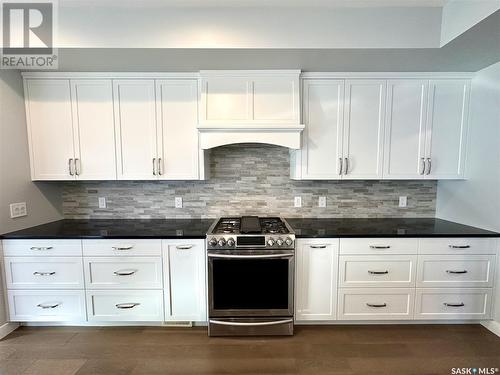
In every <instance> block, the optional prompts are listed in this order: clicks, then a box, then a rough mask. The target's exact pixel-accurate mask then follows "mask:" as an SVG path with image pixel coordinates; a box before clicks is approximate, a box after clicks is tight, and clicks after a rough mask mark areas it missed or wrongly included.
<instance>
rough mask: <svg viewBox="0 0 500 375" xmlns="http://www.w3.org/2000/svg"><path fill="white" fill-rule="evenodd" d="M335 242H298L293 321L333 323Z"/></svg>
mask: <svg viewBox="0 0 500 375" xmlns="http://www.w3.org/2000/svg"><path fill="white" fill-rule="evenodd" d="M337 269H338V240H333V241H332V240H331V239H328V240H324V241H323V240H320V239H315V240H298V241H297V251H296V275H295V277H296V280H295V296H296V297H295V301H296V302H295V310H296V311H295V319H296V320H297V321H301V320H334V319H335V318H336V309H337Z"/></svg>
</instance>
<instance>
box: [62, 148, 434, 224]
mask: <svg viewBox="0 0 500 375" xmlns="http://www.w3.org/2000/svg"><path fill="white" fill-rule="evenodd" d="M209 158H210V178H209V179H208V180H206V181H147V182H145V181H105V182H67V183H64V185H63V212H64V216H65V218H68V219H86V218H93V219H109V218H115V219H125V218H213V217H217V216H223V215H246V214H248V215H281V216H284V217H434V213H435V206H436V181H420V180H419V181H293V180H290V178H289V173H290V158H289V152H288V149H285V148H282V147H275V146H267V145H255V144H245V145H234V146H233V145H231V146H225V147H219V148H215V149H213V150H212V152H211V155H210V156H209ZM400 195H406V196H408V207H406V208H399V207H398V199H399V196H400ZM177 196H178V197H182V198H183V204H184V207H183V208H175V206H174V197H177ZM295 196H301V197H302V207H301V208H294V207H293V199H294V197H295ZM320 196H326V197H327V207H326V208H320V207H318V198H319V197H320ZM98 197H106V200H107V208H106V209H99V208H98Z"/></svg>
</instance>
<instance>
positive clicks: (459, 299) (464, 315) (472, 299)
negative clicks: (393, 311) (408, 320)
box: [415, 288, 493, 319]
mask: <svg viewBox="0 0 500 375" xmlns="http://www.w3.org/2000/svg"><path fill="white" fill-rule="evenodd" d="M492 297H493V295H492V289H490V288H481V289H479V288H477V289H456V288H449V289H446V288H441V289H427V288H426V289H417V302H416V308H415V319H489V318H490V315H491V303H492V301H491V300H492Z"/></svg>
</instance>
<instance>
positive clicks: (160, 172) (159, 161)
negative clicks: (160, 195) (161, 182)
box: [158, 158, 163, 176]
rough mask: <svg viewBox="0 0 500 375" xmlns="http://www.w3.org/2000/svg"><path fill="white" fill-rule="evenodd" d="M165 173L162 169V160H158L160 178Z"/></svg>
mask: <svg viewBox="0 0 500 375" xmlns="http://www.w3.org/2000/svg"><path fill="white" fill-rule="evenodd" d="M162 173H163V171H162V168H161V158H158V176H161V175H162Z"/></svg>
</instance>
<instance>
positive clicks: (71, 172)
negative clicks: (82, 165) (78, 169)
mask: <svg viewBox="0 0 500 375" xmlns="http://www.w3.org/2000/svg"><path fill="white" fill-rule="evenodd" d="M72 164H73V158H70V159H68V170H69V175H70V176H74V175H75V173H74V172H73V168H71V165H72Z"/></svg>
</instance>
